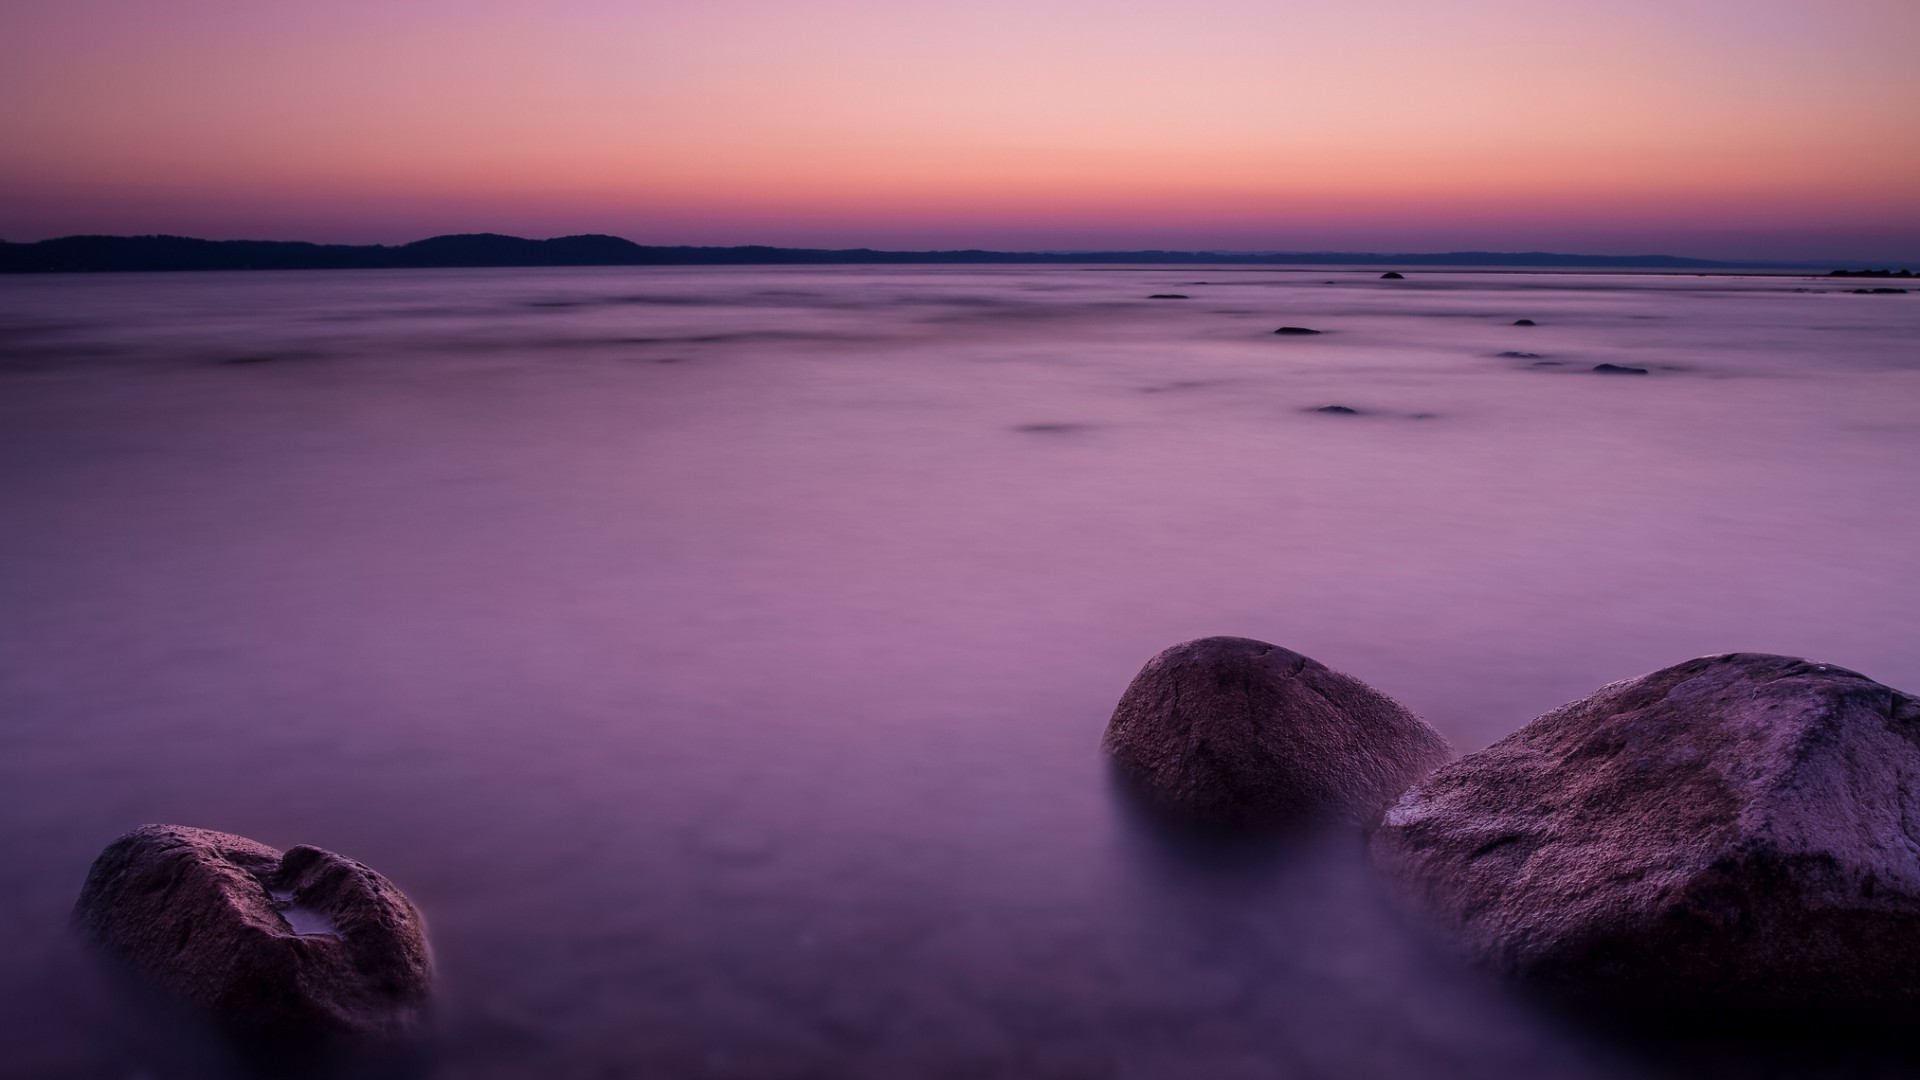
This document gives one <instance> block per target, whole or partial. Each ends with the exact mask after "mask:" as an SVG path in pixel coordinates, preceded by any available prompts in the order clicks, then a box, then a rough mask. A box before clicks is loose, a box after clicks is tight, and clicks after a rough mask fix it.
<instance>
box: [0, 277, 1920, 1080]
mask: <svg viewBox="0 0 1920 1080" xmlns="http://www.w3.org/2000/svg"><path fill="white" fill-rule="evenodd" d="M1202 279H1203V280H1204V283H1202ZM1156 293H1175V294H1181V295H1184V296H1186V297H1188V299H1183V300H1149V299H1147V297H1148V296H1150V295H1152V294H1156ZM1521 318H1530V319H1533V320H1535V321H1536V322H1537V323H1538V324H1539V325H1537V326H1534V327H1516V326H1513V325H1512V323H1513V322H1514V320H1516V319H1521ZM1282 325H1299V326H1307V327H1312V328H1316V329H1320V330H1323V331H1325V333H1324V334H1322V335H1320V336H1317V337H1307V336H1302V337H1277V336H1275V335H1274V334H1273V333H1272V331H1273V330H1274V329H1275V328H1276V327H1278V326H1282ZM1916 331H1920V295H1909V296H1892V295H1889V296H1858V295H1853V294H1851V293H1848V292H1846V291H1845V289H1844V287H1843V286H1840V285H1837V284H1833V283H1829V282H1825V281H1820V280H1814V279H1804V278H1781V277H1745V278H1742V277H1711V278H1708V277H1687V276H1674V277H1667V276H1569V275H1544V274H1541V275H1506V274H1488V273H1421V272H1410V274H1409V277H1408V279H1407V280H1405V281H1398V282H1389V281H1381V280H1379V279H1378V272H1377V271H1368V272H1347V271H1333V272H1330V271H1326V270H1310V271H1306V272H1284V271H1236V270H1214V269H1196V268H1191V267H1189V268H1184V269H1178V270H1169V271H1152V270H1148V271H1141V270H1125V271H1117V270H1081V269H1064V270H1056V269H1035V270H1029V269H1020V270H997V269H991V268H988V269H981V268H967V269H943V268H923V269H914V270H887V271H872V270H864V269H816V268H807V269H780V270H757V269H716V270H692V271H687V270H674V271H654V270H632V269H604V270H600V269H596V270H579V271H550V270H538V271H446V272H440V271H417V272H403V273H379V272H332V273H279V274H246V273H235V274H177V275H162V276H143V275H101V276H93V277H83V276H74V277H46V278H13V279H8V280H4V281H0V494H3V495H4V500H5V501H4V507H5V512H4V515H0V613H3V614H0V860H3V861H4V865H5V866H6V873H5V875H4V877H0V955H4V956H6V957H8V958H9V962H8V963H6V964H5V965H0V1043H3V1044H4V1045H5V1047H6V1050H5V1053H4V1054H0V1072H3V1073H5V1074H6V1075H20V1076H42V1075H57V1076H74V1077H82V1076H86V1077H91V1076H99V1077H124V1076H128V1075H133V1073H134V1072H135V1071H136V1066H137V1065H138V1066H140V1067H149V1068H151V1067H155V1066H153V1065H152V1063H151V1061H149V1059H148V1058H147V1057H140V1056H138V1055H144V1054H150V1053H151V1052H152V1051H151V1050H150V1049H140V1048H138V1047H136V1046H135V1045H134V1044H133V1043H131V1042H129V1041H128V1040H127V1038H126V1037H125V1036H124V1035H122V1034H120V1032H121V1025H122V1019H121V1018H120V1014H119V1013H118V1012H116V1006H114V1005H113V1004H112V1003H111V1001H110V1000H109V999H108V997H107V996H106V995H105V994H104V993H103V992H102V990H101V989H100V987H99V986H98V985H97V984H96V983H95V982H94V981H93V979H92V977H91V976H90V975H89V969H88V967H87V966H86V965H85V964H84V963H82V962H81V960H80V959H79V958H78V957H77V955H76V954H75V951H74V950H73V948H72V947H71V945H70V944H69V943H68V942H67V939H66V934H65V920H66V917H67V911H68V909H69V907H70V905H71V904H72V902H73V898H74V896H75V895H76V894H77V892H78V889H79V886H80V883H81V881H82V879H83V878H84V876H85V872H86V868H87V865H88V863H89V862H90V861H91V860H92V858H93V857H94V855H95V854H97V853H98V851H99V850H100V848H101V847H102V846H103V845H105V844H106V843H107V842H108V841H109V840H111V839H112V838H113V837H114V836H116V835H117V834H119V833H120V832H122V831H124V830H125V829H127V828H130V827H132V826H134V825H137V824H140V823H143V822H152V821H164V822H175V823H181V824H188V825H195V826H201V827H207V828H214V829H221V830H225V831H231V832H237V833H241V834H243V835H246V836H250V837H253V838H256V839H258V840H261V841H263V842H266V843H269V844H272V845H275V846H277V847H282V848H284V847H287V846H290V845H292V844H296V843H310V844H316V845H319V846H322V847H326V848H330V849H333V850H337V851H340V852H343V853H346V854H348V855H350V856H353V857H355V858H358V859H361V860H363V861H365V862H367V863H368V864H370V865H372V866H374V867H375V868H377V869H379V870H381V871H382V872H384V873H386V874H387V875H388V876H390V877H392V878H393V879H394V880H395V881H396V882H397V883H398V884H399V885H400V886H401V887H402V888H404V889H406V890H407V891H408V893H409V894H410V895H411V896H412V897H413V898H414V899H415V900H416V902H418V903H419V905H420V906H421V908H422V909H423V910H424V912H425V913H426V916H427V918H428V921H429V925H430V928H431V934H432V939H433V943H434V948H435V954H436V960H437V964H438V970H439V978H440V987H441V993H440V1002H441V1007H440V1013H439V1020H438V1032H437V1049H436V1052H435V1062H436V1065H435V1069H436V1075H440V1076H446V1077H516V1076H534V1075H554V1076H560V1075H566V1076H625V1075H634V1076H700V1075H712V1076H729V1077H736V1076H737V1077H802V1076H807V1077H814V1076H817V1077H905V1076H929V1077H937V1076H955V1077H958V1076H1021V1077H1045V1076H1062V1077H1066V1076H1117V1077H1143V1078H1145V1077H1153V1078H1160V1077H1208V1078H1231V1077H1239V1076H1246V1077H1265V1076H1274V1075H1282V1076H1328V1077H1334V1076H1357V1075H1377V1076H1405V1077H1425V1076H1433V1077H1455V1076H1461V1077H1465V1076H1513V1075H1536V1076H1568V1077H1585V1076H1629V1075H1639V1074H1641V1073H1643V1072H1646V1071H1648V1070H1654V1069H1660V1068H1666V1067H1667V1066H1668V1065H1669V1064H1670V1063H1666V1064H1663V1063H1661V1062H1658V1061H1654V1060H1650V1059H1648V1058H1647V1057H1645V1056H1644V1055H1641V1054H1637V1053H1635V1052H1632V1051H1630V1050H1626V1049H1618V1048H1612V1049H1606V1050H1602V1049H1600V1048H1598V1046H1597V1044H1596V1043H1595V1041H1594V1039H1593V1037H1592V1036H1590V1035H1588V1034H1583V1033H1581V1032H1578V1031H1576V1030H1573V1029H1571V1028H1568V1027H1566V1026H1564V1025H1562V1024H1561V1023H1560V1022H1558V1021H1555V1020H1552V1019H1549V1018H1547V1017H1544V1016H1542V1015H1540V1014H1538V1013H1537V1012H1536V1011H1534V1010H1533V1009H1532V1008H1531V1007H1529V1006H1528V1005H1527V1004H1526V1003H1524V1002H1518V1001H1514V1000H1509V999H1508V998H1506V997H1505V996H1503V995H1502V994H1501V993H1500V992H1499V991H1498V990H1497V988H1494V987H1490V986H1488V985H1486V984H1484V983H1482V982H1481V981H1480V980H1479V979H1478V978H1477V977H1476V976H1473V975H1472V974H1471V973H1468V972H1465V971H1463V970H1461V969H1460V968H1458V967H1457V966H1456V965H1455V964H1454V963H1453V962H1452V961H1451V960H1449V959H1448V958H1447V957H1446V956H1445V955H1444V953H1443V952H1442V951H1440V950H1439V949H1438V948H1437V947H1435V946H1434V945H1433V943H1431V942H1429V941H1427V940H1426V939H1425V938H1424V937H1423V936H1422V935H1421V934H1420V933H1419V932H1418V930H1417V929H1416V928H1415V927H1414V926H1413V925H1412V924H1410V923H1408V922H1406V921H1404V920H1403V919H1401V918H1400V917H1399V916H1398V915H1397V914H1396V913H1395V910H1394V909H1393V908H1392V907H1391V905H1390V904H1389V903H1388V901H1387V899H1386V897H1385V895H1384V892H1383V890H1382V889H1380V888H1379V886H1378V885H1377V883H1376V882H1375V881H1374V880H1373V879H1372V878H1371V876H1370V875H1369V873H1368V872H1367V871H1366V869H1365V868H1364V866H1362V865H1361V864H1360V862H1359V860H1358V858H1357V856H1356V853H1355V851H1354V846H1353V845H1352V844H1350V843H1347V842H1344V841H1342V840H1340V839H1339V838H1335V839H1332V840H1328V841H1326V842H1324V843H1322V844H1307V843H1302V844H1299V845H1296V846H1293V847H1291V848H1287V849H1284V850H1281V851H1278V852H1276V853H1272V854H1270V855H1269V856H1267V857H1263V858H1256V859H1252V860H1250V861H1248V860H1241V861H1238V862H1222V861H1220V860H1215V859H1208V858H1205V857H1202V856H1200V855H1196V854H1195V853H1193V852H1190V851H1186V850H1185V849H1183V848H1182V847H1181V846H1180V845H1178V844H1176V843H1171V842H1169V841H1167V840H1166V839H1165V838H1163V837H1160V836H1157V835H1156V834H1155V833H1153V832H1152V831H1151V830H1148V829H1145V828H1143V827H1142V826H1141V825H1140V824H1139V823H1138V822H1137V821H1136V820H1135V819H1134V818H1133V817H1132V816H1130V814H1129V812H1128V810H1127V807H1126V806H1125V805H1124V804H1123V802H1121V801H1120V800H1119V799H1118V798H1117V797H1116V793H1115V792H1113V791H1112V790H1111V789H1110V787H1109V784H1108V782H1107V776H1106V773H1105V771H1104V769H1103V767H1102V764H1101V761H1100V759H1099V756H1098V753H1097V743H1098V739H1099V736H1100V732H1101V729H1102V727H1103V726H1104V724H1105V722H1106V719H1107V715H1108V713H1109V711H1110V710H1111V708H1112V706H1113V703H1114V701H1115V699H1116V698H1117V697H1118V695H1119V694H1120V692H1121V690H1122V689H1123V688H1124V687H1125V686H1126V684H1127V682H1128V680H1129V679H1130V678H1131V677H1132V676H1133V674H1134V672H1135V671H1136V670H1137V669H1138V668H1139V666H1140V665H1141V664H1142V663H1143V662H1144V661H1145V660H1146V659H1147V658H1148V657H1149V656H1151V655H1152V654H1153V653H1155V652H1156V651H1158V650H1159V649H1161V648H1163V647H1165V646H1167V645H1169V644H1172V643H1174V642H1177V641H1181V640H1184V639H1187V638H1192V637H1197V636H1202V635H1207V634H1237V635H1244V636H1249V637H1256V638H1262V639H1265V640H1268V641H1273V642H1276V643H1279V644H1282V645H1285V646H1287V647H1289V648H1293V649H1296V650H1299V651H1302V652H1305V653H1307V654H1309V655H1311V656H1314V657H1316V658H1318V659H1320V660H1322V661H1325V662H1326V663H1328V664H1330V665H1332V666H1334V667H1336V668H1339V669H1342V670H1344V671H1347V672H1349V673H1352V674H1355V675H1358V676H1360V677H1362V678H1364V679H1366V680H1368V681H1370V682H1372V683H1373V684H1375V685H1376V686H1378V687H1380V688H1381V689H1382V690H1384V691H1386V692H1387V693H1389V694H1392V695H1394V696H1395V697H1397V698H1399V699H1400V700H1402V701H1403V702H1405V703H1406V704H1407V705H1409V706H1410V707H1411V708H1413V709H1414V710H1415V711H1416V712H1418V713H1420V714H1421V715H1423V716H1425V717H1426V718H1428V719H1429V720H1430V721H1431V722H1433V723H1434V724H1435V725H1436V726H1437V727H1439V728H1440V729H1441V730H1442V731H1443V732H1444V733H1445V734H1446V735H1447V736H1448V737H1449V738H1450V739H1451V740H1452V741H1453V742H1454V744H1455V746H1456V748H1458V749H1459V750H1460V751H1462V752H1466V751H1472V750H1475V749H1478V748H1480V747H1482V746H1484V745H1486V744H1488V743H1490V742H1492V741H1494V740H1496V739H1498V738H1500V737H1502V736H1503V735H1505V734H1507V733H1508V732H1511V731H1513V730H1514V729H1515V728H1517V727H1519V726H1520V725H1522V724H1524V723H1525V722H1527V721H1528V720H1529V719H1531V718H1532V717H1534V716H1535V715H1537V714H1538V713H1540V712H1542V711H1544V710H1546V709H1548V708H1550V707H1552V706H1554V705H1557V704H1559V703H1561V702H1563V701H1566V700H1568V699H1571V698H1574V697H1578V696H1581V695H1583V694H1585V693H1587V692H1589V691H1591V690H1592V689H1594V688H1596V687H1598V686H1599V685H1601V684H1603V683H1606V682H1610V681H1613V680H1616V679H1620V678H1625V677H1629V676H1633V675H1637V674H1640V673H1643V672H1646V671H1649V670H1651V669H1654V668H1657V667H1661V666H1665V665H1667V664H1670V663H1673V662H1676V661H1679V660H1683V659H1686V658H1688V657H1692V656H1695V655H1699V654H1703V653H1710V652H1723V651H1730V650H1737V649H1744V650H1762V651H1772V652H1785V653H1794V654H1802V655H1807V656H1811V657H1814V658H1816V659H1819V660H1823V661H1828V662H1832V663H1837V664H1840V665H1843V666H1846V667H1850V668H1853V669H1856V670H1859V671H1862V672H1864V673H1866V674H1868V675H1870V676H1872V677H1874V678H1877V679H1879V680H1881V681H1883V682H1887V683H1890V684H1893V685H1895V686H1900V687H1903V688H1906V689H1909V690H1912V689H1920V653H1916V650H1915V648H1914V645H1913V642H1914V636H1913V629H1912V626H1913V612H1914V611H1915V610H1916V608H1917V607H1920V563H1917V562H1916V559H1915V558H1914V555H1913V551H1914V549H1915V545H1916V537H1920V498H1916V497H1915V496H1916V494H1920V492H1917V491H1916V486H1917V485H1916V481H1915V479H1914V467H1915V464H1916V463H1917V462H1920V409H1916V405H1920V347H1916V341H1920V335H1917V333H1916ZM1516 352H1517V353H1526V354H1531V355H1526V356H1512V355H1502V354H1506V353H1516ZM1602 363H1610V364H1616V365H1622V366H1631V367H1638V368H1644V369H1646V370H1647V374H1645V375H1608V374H1598V373H1595V372H1594V371H1593V370H1592V369H1593V368H1594V367H1595V366H1596V365H1598V364H1602ZM1328 405H1340V406H1345V407H1346V408H1349V409H1352V410H1355V413H1353V414H1350V415H1349V414H1333V413H1321V412H1317V411H1315V410H1317V409H1320V408H1321V407H1324V406H1328ZM143 1062H144V1063H146V1064H144V1065H142V1064H141V1063H143Z"/></svg>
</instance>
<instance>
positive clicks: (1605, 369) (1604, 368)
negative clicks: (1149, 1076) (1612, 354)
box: [1593, 364, 1647, 375]
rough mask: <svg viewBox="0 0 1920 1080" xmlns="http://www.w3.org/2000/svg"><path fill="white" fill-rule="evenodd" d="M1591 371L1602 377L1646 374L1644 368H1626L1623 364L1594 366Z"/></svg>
mask: <svg viewBox="0 0 1920 1080" xmlns="http://www.w3.org/2000/svg"><path fill="white" fill-rule="evenodd" d="M1593 370H1595V371H1597V372H1599V373H1600V374H1602V375H1645V374H1646V373H1647V369H1646V368H1643V367H1628V366H1626V365H1625V364H1595V365H1594V366H1593Z"/></svg>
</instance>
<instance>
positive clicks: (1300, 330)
mask: <svg viewBox="0 0 1920 1080" xmlns="http://www.w3.org/2000/svg"><path fill="white" fill-rule="evenodd" d="M1274 333H1276V334H1318V333H1320V331H1318V330H1310V329H1308V328H1307V327H1304V326H1283V327H1281V328H1280V329H1278V330H1275V331H1274Z"/></svg>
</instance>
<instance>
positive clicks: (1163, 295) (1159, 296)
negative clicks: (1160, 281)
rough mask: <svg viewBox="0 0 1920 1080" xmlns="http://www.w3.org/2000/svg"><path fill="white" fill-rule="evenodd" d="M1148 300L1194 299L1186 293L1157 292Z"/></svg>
mask: <svg viewBox="0 0 1920 1080" xmlns="http://www.w3.org/2000/svg"><path fill="white" fill-rule="evenodd" d="M1147 299H1149V300H1191V299H1193V297H1191V296H1188V295H1187V294H1185V293H1177V292H1157V293H1154V294H1153V295H1152V296H1149V297H1147Z"/></svg>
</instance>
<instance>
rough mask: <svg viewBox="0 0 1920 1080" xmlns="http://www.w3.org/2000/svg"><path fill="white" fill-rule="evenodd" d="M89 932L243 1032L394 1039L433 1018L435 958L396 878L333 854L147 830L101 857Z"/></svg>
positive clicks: (84, 920)
mask: <svg viewBox="0 0 1920 1080" xmlns="http://www.w3.org/2000/svg"><path fill="white" fill-rule="evenodd" d="M73 922H74V926H75V928H76V929H77V930H79V931H80V933H81V935H82V936H83V937H84V938H86V939H87V940H88V941H89V942H90V943H91V944H93V945H94V946H95V947H97V948H98V949H100V950H101V951H102V952H103V953H105V954H106V955H107V956H108V957H109V958H110V959H112V960H113V961H116V962H117V963H118V964H119V965H121V966H122V967H124V968H125V969H126V970H127V971H128V972H129V973H130V974H132V975H133V976H134V977H135V978H136V979H138V980H139V981H140V982H142V983H145V984H147V985H148V986H150V987H152V988H154V989H157V990H158V991H160V992H161V993H162V994H163V995H164V996H166V997H168V998H171V999H174V1000H176V1001H178V1002H180V1003H181V1004H184V1005H187V1006H189V1007H191V1008H193V1009H195V1010H197V1011H200V1012H203V1013H205V1014H206V1015H208V1016H209V1017H210V1018H212V1019H213V1020H215V1021H216V1022H218V1023H220V1024H221V1025H223V1026H225V1027H227V1028H229V1029H231V1030H234V1031H235V1032H237V1033H240V1034H243V1035H246V1036H251V1037H262V1038H267V1039H274V1040H296V1041H303V1040H310V1039H311V1040H327V1041H334V1040H347V1041H360V1040H370V1041H398V1040H402V1039H405V1038H407V1037H408V1036H410V1035H412V1034H414V1033H415V1032H416V1031H417V1029H418V1028H419V1027H420V1026H421V1024H422V1023H423V1021H424V1018H425V1012H426V1007H427V1000H428V996H429V993H430V991H431V983H432V963H431V958H430V956H429V953H428V950H427V939H426V931H425V927H424V924H423V923H422V920H421V918H420V914H419V912H418V911H416V910H415V909H414V907H413V904H412V903H411V902H409V901H408V900H407V898H406V896H405V895H403V894H402V893H401V892H400V890H399V889H397V888H395V887H394V885H393V883H392V882H390V881H388V880H387V879H386V878H384V877H382V876H380V875H379V874H377V873H375V872H374V871H372V870H370V869H368V868H367V867H365V866H363V865H361V864H360V863H357V862H355V861H353V860H352V859H347V858H343V857H341V856H339V855H335V854H333V853H332V852H329V851H322V850H321V849H319V848H315V847H307V846H305V845H301V846H299V847H295V848H293V849H292V850H290V851H288V852H286V853H285V854H284V855H282V854H281V853H280V852H278V851H275V850H273V849H272V848H269V847H267V846H265V845H263V844H258V843H255V842H254V841H252V840H248V839H246V838H245V837H240V836H233V835H229V834H227V833H220V832H212V831H210V830H206V829H191V828H186V827H183V826H179V825H143V826H141V827H140V828H137V829H135V830H133V831H132V832H129V833H127V834H126V835H125V836H122V837H120V838H119V839H118V840H115V841H114V842H113V843H112V844H109V845H108V846H107V849H106V850H105V851H103V852H101V853H100V857H99V858H98V859H96V860H94V863H93V867H92V869H91V870H89V871H88V873H87V882H86V885H85V887H84V888H82V890H81V892H80V899H79V901H78V902H77V903H76V904H75V905H74V910H73Z"/></svg>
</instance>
